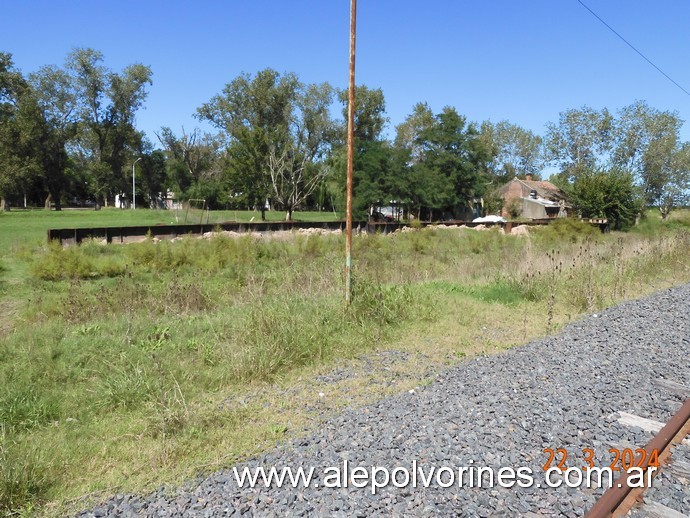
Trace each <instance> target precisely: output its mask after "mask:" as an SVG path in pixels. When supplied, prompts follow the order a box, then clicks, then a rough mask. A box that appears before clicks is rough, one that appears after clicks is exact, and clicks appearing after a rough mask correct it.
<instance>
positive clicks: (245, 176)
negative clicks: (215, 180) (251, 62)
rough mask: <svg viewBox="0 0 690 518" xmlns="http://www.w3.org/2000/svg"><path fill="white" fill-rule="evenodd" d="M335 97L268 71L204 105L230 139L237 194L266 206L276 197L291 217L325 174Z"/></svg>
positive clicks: (324, 88)
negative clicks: (324, 162)
mask: <svg viewBox="0 0 690 518" xmlns="http://www.w3.org/2000/svg"><path fill="white" fill-rule="evenodd" d="M332 96H333V90H332V88H331V87H330V86H329V85H327V84H325V83H324V84H321V85H305V84H303V83H301V82H300V81H299V79H298V78H297V76H296V75H295V74H292V73H288V74H284V75H282V76H281V75H280V74H279V73H278V72H276V71H275V70H271V69H266V70H262V71H260V72H258V73H257V74H256V76H254V77H252V76H251V75H249V74H243V75H241V76H239V77H237V78H235V79H234V80H233V81H232V82H230V83H229V84H227V85H226V86H225V88H224V89H223V93H222V94H219V95H217V96H215V97H213V98H212V99H211V100H210V101H209V102H208V103H206V104H204V105H202V106H201V107H200V108H199V109H198V110H197V115H198V117H199V118H200V119H202V120H207V121H209V122H211V123H212V124H213V125H214V126H216V127H217V128H218V129H220V130H221V131H222V132H223V134H224V136H225V138H226V140H227V143H228V155H229V158H230V161H231V165H232V171H231V175H230V177H231V179H232V183H233V186H232V190H234V191H239V192H243V193H245V194H243V196H244V195H246V196H247V197H248V198H249V199H250V200H251V201H252V202H253V203H256V204H258V205H260V206H261V207H264V201H265V200H266V199H267V198H268V197H269V196H271V197H272V198H273V200H274V202H275V203H276V204H277V205H279V206H280V207H281V208H283V209H284V210H286V211H287V218H291V217H292V211H293V210H294V209H295V208H296V207H297V206H299V205H300V204H301V203H302V202H303V201H304V200H306V198H307V197H308V196H309V195H311V194H312V193H313V192H314V190H315V189H316V187H317V186H318V184H319V181H320V180H321V179H322V178H323V176H324V175H325V174H326V171H327V170H326V169H325V168H324V167H325V166H324V164H323V160H322V159H323V157H324V153H325V150H326V149H327V147H328V145H329V143H330V141H331V140H332V138H333V124H332V121H331V119H330V116H329V112H328V108H329V106H330V103H331V101H332ZM262 216H263V213H262Z"/></svg>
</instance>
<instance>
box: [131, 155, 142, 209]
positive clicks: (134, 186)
mask: <svg viewBox="0 0 690 518" xmlns="http://www.w3.org/2000/svg"><path fill="white" fill-rule="evenodd" d="M141 158H142V157H139V158H137V159H136V160H135V161H134V163H133V164H132V210H134V209H136V208H137V195H136V192H137V180H136V176H134V166H135V165H137V162H138V161H139V160H141Z"/></svg>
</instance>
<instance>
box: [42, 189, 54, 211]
mask: <svg viewBox="0 0 690 518" xmlns="http://www.w3.org/2000/svg"><path fill="white" fill-rule="evenodd" d="M52 198H53V195H52V194H50V193H48V196H47V197H46V201H45V202H44V203H43V208H45V209H46V210H50V200H51V199H52Z"/></svg>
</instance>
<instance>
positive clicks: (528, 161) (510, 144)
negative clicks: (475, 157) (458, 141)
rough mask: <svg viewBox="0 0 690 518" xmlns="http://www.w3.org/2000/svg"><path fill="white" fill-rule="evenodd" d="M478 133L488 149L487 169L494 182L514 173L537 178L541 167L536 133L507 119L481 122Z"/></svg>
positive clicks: (506, 178) (505, 179)
mask: <svg viewBox="0 0 690 518" xmlns="http://www.w3.org/2000/svg"><path fill="white" fill-rule="evenodd" d="M480 135H481V139H482V140H483V141H484V142H485V145H486V146H487V147H488V148H489V150H490V153H491V156H492V159H491V162H490V163H489V170H490V173H491V175H492V176H493V177H494V179H495V183H496V184H497V185H500V184H503V183H506V182H507V181H509V180H511V179H512V178H514V177H516V176H526V175H528V174H530V175H532V176H533V177H535V178H538V176H539V173H540V172H541V170H542V168H543V167H544V159H543V151H542V138H541V137H540V136H539V135H535V134H534V133H532V132H531V131H529V130H526V129H524V128H522V127H520V126H518V125H516V124H512V123H510V122H508V121H500V122H497V123H496V124H493V123H491V122H490V121H486V122H483V123H482V125H481V129H480Z"/></svg>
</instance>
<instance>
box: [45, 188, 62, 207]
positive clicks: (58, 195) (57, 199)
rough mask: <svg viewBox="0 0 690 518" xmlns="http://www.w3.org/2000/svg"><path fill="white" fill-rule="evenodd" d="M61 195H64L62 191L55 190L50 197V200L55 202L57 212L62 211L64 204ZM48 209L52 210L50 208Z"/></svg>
mask: <svg viewBox="0 0 690 518" xmlns="http://www.w3.org/2000/svg"><path fill="white" fill-rule="evenodd" d="M61 195H62V193H61V192H60V191H58V192H56V191H55V189H53V190H52V191H51V192H50V194H49V195H48V198H52V199H53V200H54V202H55V210H62V203H60V198H61V197H62V196H61ZM46 202H47V200H46ZM48 208H50V206H49V207H48Z"/></svg>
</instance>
